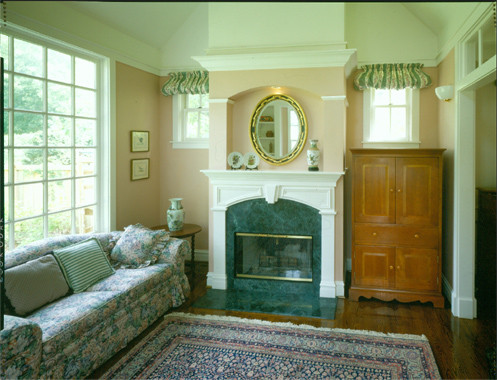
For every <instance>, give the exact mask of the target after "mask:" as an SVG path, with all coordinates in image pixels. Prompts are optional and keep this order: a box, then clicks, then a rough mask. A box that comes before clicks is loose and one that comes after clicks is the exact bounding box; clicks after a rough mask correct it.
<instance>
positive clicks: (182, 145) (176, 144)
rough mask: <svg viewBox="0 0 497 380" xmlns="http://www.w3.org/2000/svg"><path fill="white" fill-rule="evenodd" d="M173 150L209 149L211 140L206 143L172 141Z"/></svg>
mask: <svg viewBox="0 0 497 380" xmlns="http://www.w3.org/2000/svg"><path fill="white" fill-rule="evenodd" d="M171 144H173V149H209V140H205V141H171Z"/></svg>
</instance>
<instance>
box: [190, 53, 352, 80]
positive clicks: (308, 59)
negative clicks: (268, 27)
mask: <svg viewBox="0 0 497 380" xmlns="http://www.w3.org/2000/svg"><path fill="white" fill-rule="evenodd" d="M192 58H193V59H194V60H196V61H197V62H199V63H200V64H201V65H202V67H204V68H205V69H206V70H208V71H238V70H269V69H300V68H315V67H344V68H345V69H346V71H348V72H349V74H350V72H352V70H353V68H354V67H355V65H356V50H355V49H342V50H332V49H329V50H307V51H281V52H263V53H240V54H216V55H205V56H194V57H192Z"/></svg>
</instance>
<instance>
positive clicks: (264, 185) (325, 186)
mask: <svg viewBox="0 0 497 380" xmlns="http://www.w3.org/2000/svg"><path fill="white" fill-rule="evenodd" d="M202 172H203V173H204V174H205V175H206V176H208V177H209V180H210V183H211V185H212V186H211V214H210V221H209V226H210V228H209V229H210V236H209V239H211V242H210V243H211V244H210V248H211V250H212V253H211V257H210V260H213V262H212V264H211V266H210V271H209V273H208V274H207V285H208V286H211V287H212V288H213V289H228V288H230V287H231V286H233V282H232V279H230V278H229V277H230V276H229V275H228V274H230V272H232V271H233V269H232V268H231V267H227V264H228V261H230V262H231V261H232V260H231V259H230V257H233V252H227V251H228V250H233V246H232V244H229V241H227V240H228V239H227V229H228V227H229V226H227V221H228V223H229V219H228V218H227V215H228V209H229V208H230V207H231V206H233V205H238V204H240V203H242V202H246V201H249V200H258V201H259V202H261V201H264V202H266V203H267V204H268V205H274V204H277V202H278V201H279V200H288V201H292V202H298V203H300V204H303V205H306V206H310V207H311V208H313V209H315V210H317V213H316V215H318V216H317V217H318V218H319V216H320V218H321V220H320V225H321V226H320V231H318V232H320V234H319V235H320V236H319V239H317V240H316V241H320V247H318V249H315V251H316V252H317V253H318V254H319V255H320V257H319V258H318V260H315V261H316V262H317V263H319V264H320V265H319V268H318V269H319V271H320V273H319V274H318V275H317V276H315V277H316V278H317V279H318V283H317V284H316V287H317V289H316V290H317V291H318V293H319V297H322V298H334V297H336V296H338V295H343V293H342V292H343V289H338V291H337V284H336V283H335V215H336V210H335V188H336V184H337V181H338V180H339V179H340V177H341V176H342V175H343V173H341V172H300V171H299V172H297V171H247V170H202ZM280 203H281V202H280ZM285 208H286V209H288V207H285ZM295 209H298V207H295ZM297 217H298V216H297ZM270 232H271V231H268V233H270ZM294 233H295V232H294Z"/></svg>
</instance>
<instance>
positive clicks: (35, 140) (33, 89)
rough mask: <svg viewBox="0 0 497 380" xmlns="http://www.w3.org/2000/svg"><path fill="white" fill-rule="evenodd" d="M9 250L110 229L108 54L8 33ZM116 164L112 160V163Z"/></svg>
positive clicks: (2, 38)
mask: <svg viewBox="0 0 497 380" xmlns="http://www.w3.org/2000/svg"><path fill="white" fill-rule="evenodd" d="M0 42H1V55H2V57H3V58H4V60H5V61H4V62H5V76H4V109H5V112H4V125H5V128H4V145H5V151H4V159H5V160H4V161H5V165H4V181H5V187H4V190H5V222H6V223H5V243H6V244H5V245H6V250H12V249H13V248H15V247H17V246H20V245H24V244H27V243H30V242H32V241H35V240H38V239H41V238H45V237H51V236H56V235H64V234H73V233H88V232H94V231H102V230H106V229H108V220H109V218H110V216H109V215H107V214H108V213H106V212H105V211H104V210H103V207H102V201H101V199H102V196H101V195H100V194H101V193H102V190H103V189H108V185H106V184H103V176H104V174H105V173H104V172H105V170H104V169H103V166H102V165H101V163H102V158H103V157H106V156H105V151H104V149H102V140H103V137H102V136H103V134H101V128H102V125H103V124H104V122H103V117H102V113H103V112H102V110H101V108H102V107H101V102H102V92H103V91H104V89H103V87H104V86H103V77H104V75H103V71H104V60H103V59H102V57H97V56H92V55H90V54H89V53H87V52H82V51H79V50H76V49H74V48H70V47H68V46H66V45H63V44H62V43H61V44H60V45H59V44H57V43H56V42H54V41H53V40H50V41H45V40H44V39H43V38H42V37H40V36H39V35H37V36H31V35H24V34H21V35H19V34H17V33H15V32H14V33H12V34H11V33H10V32H9V31H6V32H4V33H3V34H1V35H0ZM107 166H108V165H107Z"/></svg>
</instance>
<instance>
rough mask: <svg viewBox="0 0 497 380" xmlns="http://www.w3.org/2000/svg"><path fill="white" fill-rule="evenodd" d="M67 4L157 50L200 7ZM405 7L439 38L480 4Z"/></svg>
mask: <svg viewBox="0 0 497 380" xmlns="http://www.w3.org/2000/svg"><path fill="white" fill-rule="evenodd" d="M64 3H65V4H68V5H69V6H71V7H73V9H75V10H77V11H79V12H83V13H86V14H87V15H89V16H92V17H94V18H96V19H98V20H99V21H101V22H103V23H105V24H107V25H109V26H111V27H113V28H115V29H117V30H119V31H120V32H122V33H125V34H127V35H130V36H133V37H134V38H136V39H138V40H140V41H142V42H144V43H146V44H148V45H150V46H153V47H155V48H161V47H162V46H164V44H165V43H166V42H167V41H168V40H169V39H170V38H171V36H172V35H173V34H174V32H175V31H176V30H177V29H178V28H179V27H180V26H181V25H182V24H183V23H184V22H185V21H186V19H187V18H188V17H189V16H190V15H191V14H192V12H193V11H194V10H195V8H196V7H197V6H198V5H199V4H200V3H199V2H164V1H158V2H99V1H67V2H64ZM282 4H284V3H282ZM401 4H403V5H404V6H405V7H406V8H407V9H408V10H409V12H411V13H412V14H413V15H414V16H416V17H417V18H418V19H419V20H420V21H421V22H422V23H423V24H424V25H426V27H427V28H428V29H430V30H431V31H432V32H433V33H435V34H436V35H440V34H443V33H444V32H446V30H447V28H450V27H451V26H452V25H461V24H462V23H463V22H464V20H465V19H466V18H467V17H468V16H469V15H470V13H471V11H472V10H473V9H474V8H475V7H476V6H477V5H478V3H477V2H451V3H448V2H402V3H401Z"/></svg>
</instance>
